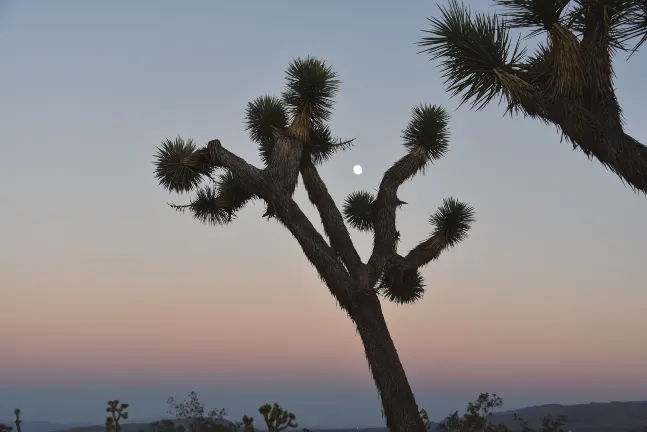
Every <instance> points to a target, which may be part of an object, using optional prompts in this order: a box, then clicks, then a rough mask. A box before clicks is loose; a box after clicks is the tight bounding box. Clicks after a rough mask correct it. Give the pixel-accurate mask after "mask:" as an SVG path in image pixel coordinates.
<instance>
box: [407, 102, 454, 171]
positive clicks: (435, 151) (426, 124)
mask: <svg viewBox="0 0 647 432" xmlns="http://www.w3.org/2000/svg"><path fill="white" fill-rule="evenodd" d="M448 122H449V114H448V113H447V111H445V109H443V108H442V107H440V106H437V105H420V106H417V107H415V108H414V109H413V111H412V114H411V121H410V122H409V124H408V125H407V127H406V128H405V129H404V131H402V139H403V140H404V143H403V144H404V146H405V147H406V148H407V149H409V150H410V151H411V150H413V149H416V148H420V149H422V150H424V152H425V154H426V155H427V158H428V160H430V161H432V160H437V159H440V158H441V157H443V156H444V155H445V154H446V153H447V151H448V149H449V129H448Z"/></svg>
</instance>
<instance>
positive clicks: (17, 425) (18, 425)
mask: <svg viewBox="0 0 647 432" xmlns="http://www.w3.org/2000/svg"><path fill="white" fill-rule="evenodd" d="M13 415H14V416H15V417H16V419H15V420H14V423H15V424H16V432H22V428H21V427H20V425H21V424H22V420H20V408H16V409H15V410H13Z"/></svg>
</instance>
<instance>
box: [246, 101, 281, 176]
mask: <svg viewBox="0 0 647 432" xmlns="http://www.w3.org/2000/svg"><path fill="white" fill-rule="evenodd" d="M287 125H288V114H287V111H286V108H285V105H284V104H283V101H282V100H281V99H279V98H277V97H274V96H261V97H259V98H256V99H254V100H253V101H251V102H249V103H248V104H247V109H246V110H245V130H246V131H247V133H248V134H249V137H250V138H251V139H252V141H254V142H256V143H258V147H259V152H260V155H261V159H262V160H263V162H264V163H265V165H267V164H268V163H269V161H270V158H271V155H272V149H273V148H274V138H273V136H272V130H273V129H275V128H279V129H284V128H286V127H287Z"/></svg>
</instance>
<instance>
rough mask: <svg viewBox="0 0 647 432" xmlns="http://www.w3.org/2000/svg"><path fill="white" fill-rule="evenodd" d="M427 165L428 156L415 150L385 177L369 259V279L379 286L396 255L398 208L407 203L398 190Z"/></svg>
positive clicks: (379, 191) (376, 204) (394, 166)
mask: <svg viewBox="0 0 647 432" xmlns="http://www.w3.org/2000/svg"><path fill="white" fill-rule="evenodd" d="M424 163H426V155H423V154H421V153H420V151H417V150H413V151H411V152H409V153H407V154H406V155H405V156H403V157H402V158H400V159H399V160H398V161H397V162H395V163H394V164H393V166H392V167H391V168H389V169H388V170H387V171H386V172H385V173H384V176H383V177H382V182H381V183H380V188H379V190H378V193H377V197H376V199H375V204H374V206H375V224H374V230H373V231H374V233H373V234H374V236H373V252H372V253H371V257H370V258H369V260H368V266H369V278H370V282H371V284H373V283H375V282H376V281H377V279H378V278H379V277H380V274H381V273H382V271H383V270H384V265H385V264H386V261H387V259H388V257H389V256H391V255H392V254H394V253H395V250H396V244H397V241H398V236H399V234H398V230H397V228H396V225H395V212H396V209H397V208H398V207H399V206H400V205H402V204H404V202H403V201H400V200H399V199H398V196H397V194H398V189H399V188H400V186H401V185H402V183H404V182H405V181H406V180H407V179H409V178H411V177H412V176H413V175H414V174H415V173H416V172H418V170H420V168H421V167H422V166H424Z"/></svg>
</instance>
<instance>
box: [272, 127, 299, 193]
mask: <svg viewBox="0 0 647 432" xmlns="http://www.w3.org/2000/svg"><path fill="white" fill-rule="evenodd" d="M273 135H274V142H275V144H274V149H273V150H272V157H271V159H270V162H269V165H268V166H267V168H266V172H267V174H268V177H269V178H268V181H270V182H271V183H272V185H273V187H280V188H283V189H284V190H286V191H288V192H289V193H290V195H292V193H294V189H295V188H296V185H297V180H298V177H299V164H300V162H301V155H302V154H303V140H301V139H299V138H298V137H296V136H294V134H293V133H292V132H291V131H290V130H280V129H274V130H273Z"/></svg>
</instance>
